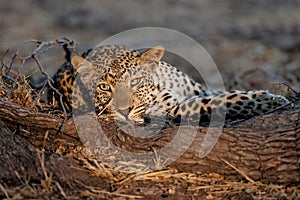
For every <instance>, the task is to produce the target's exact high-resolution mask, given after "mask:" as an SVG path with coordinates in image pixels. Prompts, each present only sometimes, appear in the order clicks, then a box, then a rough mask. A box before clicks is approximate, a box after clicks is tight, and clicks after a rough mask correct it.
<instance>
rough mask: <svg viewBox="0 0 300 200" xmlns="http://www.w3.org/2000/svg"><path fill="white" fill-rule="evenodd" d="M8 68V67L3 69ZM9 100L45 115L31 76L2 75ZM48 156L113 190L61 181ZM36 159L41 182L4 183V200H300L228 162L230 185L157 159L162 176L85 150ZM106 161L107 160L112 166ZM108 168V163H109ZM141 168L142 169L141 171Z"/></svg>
mask: <svg viewBox="0 0 300 200" xmlns="http://www.w3.org/2000/svg"><path fill="white" fill-rule="evenodd" d="M3 69H4V68H3ZM1 98H4V99H7V100H9V101H12V102H14V103H17V104H19V105H22V106H24V107H28V108H30V109H33V110H43V109H46V108H48V106H47V105H45V104H41V103H40V100H39V96H38V93H35V91H34V90H33V89H32V88H31V87H30V86H29V83H28V82H27V79H26V77H24V76H18V79H17V81H15V82H11V81H9V82H5V81H3V77H2V76H0V99H1ZM45 153H47V154H60V155H65V156H66V157H72V158H73V159H74V160H76V162H78V163H80V167H78V166H77V167H72V166H70V167H71V168H73V169H76V170H77V172H78V174H81V173H88V176H89V177H96V178H98V179H99V180H106V182H108V183H109V184H110V185H111V188H110V189H105V188H104V187H101V185H97V186H89V185H87V184H85V183H82V182H80V181H78V180H65V182H59V181H57V179H56V178H55V177H54V175H53V174H51V173H48V170H49V169H47V168H46V167H45ZM37 160H38V161H39V164H40V167H41V169H42V174H43V177H42V178H41V179H40V180H30V179H28V180H21V182H22V183H23V184H22V185H13V184H8V183H7V182H5V181H2V180H1V181H0V198H5V199H83V198H87V199H101V198H102V199H110V198H114V199H145V198H148V199H154V198H157V199H160V198H162V197H169V198H170V199H177V198H186V199H224V198H228V199H300V188H299V186H298V187H296V186H290V187H289V186H284V185H275V184H264V183H261V182H258V181H254V180H252V179H251V178H250V177H249V176H248V175H247V174H245V173H244V172H243V171H241V170H240V169H238V168H236V167H235V166H233V165H232V164H230V163H229V162H228V161H225V160H223V162H225V163H226V164H227V165H228V166H230V167H231V168H233V169H234V170H235V171H236V174H237V177H238V179H237V180H230V179H229V178H227V177H224V176H222V175H221V174H216V173H210V174H200V173H197V172H194V173H187V172H179V171H178V170H176V169H174V168H166V167H165V166H164V163H163V161H161V160H160V158H159V157H158V156H157V155H153V161H154V162H156V163H157V165H158V167H157V169H159V170H157V171H150V170H149V169H148V168H147V167H146V166H145V165H144V164H143V163H138V162H137V161H135V160H131V161H114V159H113V155H108V158H107V160H111V162H110V163H111V165H110V166H108V165H106V164H103V163H101V162H100V161H99V160H97V159H95V158H94V156H92V155H91V153H90V152H89V151H88V150H87V149H86V148H84V147H75V148H74V149H72V150H71V151H70V150H67V149H63V148H62V149H59V151H57V152H56V153H53V152H45V150H44V149H43V150H41V151H37ZM107 160H106V161H107ZM106 163H107V162H106ZM137 169H139V170H137Z"/></svg>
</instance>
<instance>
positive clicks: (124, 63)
mask: <svg viewBox="0 0 300 200" xmlns="http://www.w3.org/2000/svg"><path fill="white" fill-rule="evenodd" d="M97 52H98V53H99V52H101V51H99V50H98V51H97V49H96V53H92V54H91V55H93V56H92V57H90V58H89V57H87V58H86V59H84V58H82V57H80V56H74V57H73V58H72V65H73V66H74V68H75V69H76V70H77V72H78V74H79V75H80V80H81V82H82V83H83V84H84V85H85V87H86V88H87V89H88V90H89V92H90V93H91V95H92V97H93V99H94V103H95V108H96V113H97V114H98V115H101V114H103V113H110V114H113V115H115V116H118V117H119V118H121V119H129V120H132V121H134V122H137V123H142V122H143V121H144V113H145V110H146V108H147V107H148V106H149V105H150V104H151V101H152V98H153V94H152V93H153V92H154V87H155V84H154V81H153V75H154V73H155V71H156V68H157V67H158V64H159V61H160V60H161V58H162V57H163V54H164V48H163V47H162V46H156V47H153V48H151V49H149V50H147V51H145V52H144V53H142V54H138V53H137V52H136V51H129V50H126V49H123V48H121V49H119V51H118V50H117V51H115V53H114V54H112V55H111V56H112V57H113V59H112V57H109V56H108V55H107V54H106V55H101V53H100V54H99V55H97ZM116 52H117V53H116ZM95 55H96V56H97V58H98V61H99V60H101V59H108V60H110V61H109V62H107V60H106V61H103V62H93V59H92V58H93V57H95ZM116 55H117V56H116ZM99 63H102V64H99ZM103 63H104V64H103Z"/></svg>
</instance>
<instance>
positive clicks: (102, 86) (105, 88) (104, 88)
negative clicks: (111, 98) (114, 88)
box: [99, 83, 111, 91]
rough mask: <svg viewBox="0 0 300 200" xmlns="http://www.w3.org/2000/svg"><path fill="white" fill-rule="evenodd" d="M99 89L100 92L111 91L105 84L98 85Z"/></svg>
mask: <svg viewBox="0 0 300 200" xmlns="http://www.w3.org/2000/svg"><path fill="white" fill-rule="evenodd" d="M99 88H100V89H101V90H102V91H111V89H110V86H109V85H107V84H105V83H101V84H100V85H99Z"/></svg>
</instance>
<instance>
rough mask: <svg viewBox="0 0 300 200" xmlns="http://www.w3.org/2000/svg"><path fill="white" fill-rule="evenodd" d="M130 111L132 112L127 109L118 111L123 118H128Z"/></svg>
mask: <svg viewBox="0 0 300 200" xmlns="http://www.w3.org/2000/svg"><path fill="white" fill-rule="evenodd" d="M130 110H131V109H129V108H126V109H118V110H117V111H118V112H119V113H121V114H122V115H123V116H128V115H129V112H130Z"/></svg>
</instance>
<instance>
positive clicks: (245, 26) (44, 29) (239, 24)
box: [0, 0, 300, 91]
mask: <svg viewBox="0 0 300 200" xmlns="http://www.w3.org/2000/svg"><path fill="white" fill-rule="evenodd" d="M149 26H154V27H163V28H169V29H174V30H177V31H180V32H182V33H184V34H187V35H188V36H190V37H192V38H193V39H195V40H196V41H198V42H199V43H200V44H201V45H203V47H204V48H205V49H206V51H207V52H208V53H209V54H210V56H211V57H212V58H213V60H214V61H215V63H216V64H217V66H218V68H219V70H220V72H221V73H222V76H223V79H224V81H225V86H226V88H227V89H271V90H272V88H273V86H274V84H277V83H283V82H284V83H287V84H288V85H290V86H292V87H293V88H295V89H296V90H298V91H299V90H300V87H299V82H300V81H299V80H300V55H299V52H300V37H299V36H300V0H285V1H282V0H243V1H238V0H228V1H216V0H215V1H212V0H201V1H197V0H182V1H177V0H164V1H163V0H151V1H140V0H122V1H111V0H64V1H61V0H22V1H19V0H1V5H0V33H1V34H0V53H1V55H2V54H3V53H4V52H5V51H6V49H9V53H8V54H7V55H6V57H5V59H4V60H5V62H6V63H9V61H10V56H12V55H13V54H14V52H15V51H16V49H17V48H18V46H19V45H20V44H21V43H22V42H23V41H25V40H28V39H41V40H51V39H55V38H61V37H68V38H70V39H73V40H74V41H75V42H76V43H77V45H78V46H77V49H78V50H79V51H80V52H84V51H85V50H87V49H89V48H93V47H94V46H95V45H97V44H98V43H99V42H101V41H103V40H104V39H107V38H108V37H110V36H112V35H114V34H117V33H119V32H122V31H125V30H128V29H132V28H139V27H149ZM27 53H28V52H27ZM25 54H26V51H25ZM44 59H45V60H44V61H43V63H45V67H46V70H47V72H48V73H50V74H53V73H54V72H55V71H56V70H57V68H58V67H59V66H60V65H61V64H62V63H63V61H64V57H63V52H61V53H60V56H52V58H51V57H49V58H48V57H46V58H44ZM47 59H48V60H47ZM170 62H171V63H172V64H173V65H176V64H178V63H173V62H172V61H170ZM175 62H176V61H175ZM182 65H184V64H182ZM27 67H28V68H32V67H33V66H31V65H30V66H27ZM183 67H184V66H183ZM31 70H32V69H31ZM25 71H26V70H25ZM29 71H30V70H29ZM212 77H213V74H212Z"/></svg>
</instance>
